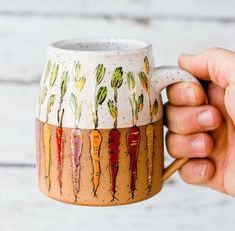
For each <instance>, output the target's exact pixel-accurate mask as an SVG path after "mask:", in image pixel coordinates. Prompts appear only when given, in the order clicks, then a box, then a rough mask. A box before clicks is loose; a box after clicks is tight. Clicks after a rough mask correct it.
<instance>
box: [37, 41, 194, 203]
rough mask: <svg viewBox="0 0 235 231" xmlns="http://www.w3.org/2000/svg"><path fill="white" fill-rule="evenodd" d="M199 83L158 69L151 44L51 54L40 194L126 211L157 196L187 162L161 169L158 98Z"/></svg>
mask: <svg viewBox="0 0 235 231" xmlns="http://www.w3.org/2000/svg"><path fill="white" fill-rule="evenodd" d="M180 81H193V82H197V83H198V81H197V80H196V79H195V78H194V77H193V76H192V75H191V74H189V73H187V72H185V71H183V70H181V69H179V68H178V67H175V66H162V67H158V68H155V66H154V61H153V55H152V47H151V44H149V43H148V42H144V41H137V40H130V39H78V40H67V41H59V42H55V43H53V44H51V46H50V47H49V52H48V58H47V65H46V68H45V71H44V74H43V76H42V79H41V88H40V97H39V102H38V108H37V116H36V117H37V118H36V130H37V170H38V180H39V186H40V190H41V191H42V192H43V193H44V194H46V195H47V196H49V197H51V198H54V199H56V200H59V201H63V202H67V203H72V204H77V205H97V206H104V205H121V204H129V203H133V202H137V201H142V200H145V199H147V198H150V197H152V196H153V195H155V194H157V193H158V192H159V191H160V190H161V188H162V185H163V182H164V181H165V180H166V179H167V178H168V177H169V176H170V175H172V174H173V173H174V172H175V171H176V170H177V169H178V168H179V167H181V166H182V165H183V164H184V163H185V161H186V159H181V160H175V161H174V162H173V163H172V164H171V165H170V167H168V168H167V169H164V165H163V159H164V158H163V104H162V100H161V94H160V93H161V90H162V89H163V88H165V87H167V86H169V85H170V84H173V83H176V82H180Z"/></svg>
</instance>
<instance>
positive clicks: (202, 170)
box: [199, 163, 206, 177]
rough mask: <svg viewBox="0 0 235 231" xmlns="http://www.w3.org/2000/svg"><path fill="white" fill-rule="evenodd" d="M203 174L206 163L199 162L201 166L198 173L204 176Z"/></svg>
mask: <svg viewBox="0 0 235 231" xmlns="http://www.w3.org/2000/svg"><path fill="white" fill-rule="evenodd" d="M205 174H206V163H203V164H201V166H200V172H199V175H200V176H201V177H204V176H205Z"/></svg>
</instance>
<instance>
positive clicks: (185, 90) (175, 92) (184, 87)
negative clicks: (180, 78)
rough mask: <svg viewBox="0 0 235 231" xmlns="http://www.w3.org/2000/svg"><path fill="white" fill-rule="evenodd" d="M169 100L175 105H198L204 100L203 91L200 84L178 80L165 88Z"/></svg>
mask: <svg viewBox="0 0 235 231" xmlns="http://www.w3.org/2000/svg"><path fill="white" fill-rule="evenodd" d="M167 96H168V99H169V102H170V103H171V104H173V105H175V106H198V105H202V104H204V103H205V101H206V96H205V92H204V90H203V88H202V86H201V85H200V84H197V83H192V82H180V83H176V84H172V85H170V86H169V87H168V88H167Z"/></svg>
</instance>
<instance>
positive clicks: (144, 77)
mask: <svg viewBox="0 0 235 231" xmlns="http://www.w3.org/2000/svg"><path fill="white" fill-rule="evenodd" d="M149 74H150V66H149V61H148V58H147V57H145V58H144V70H143V71H141V72H140V73H139V79H140V82H141V84H142V87H143V88H144V90H145V91H146V93H147V95H148V101H149V116H150V123H149V124H148V125H147V128H146V137H147V166H148V168H147V182H148V191H149V192H150V191H151V188H152V175H153V158H154V150H153V147H154V126H153V124H152V122H153V117H154V116H156V114H157V111H158V102H157V100H156V99H155V101H154V103H153V104H152V101H151V91H150V77H149Z"/></svg>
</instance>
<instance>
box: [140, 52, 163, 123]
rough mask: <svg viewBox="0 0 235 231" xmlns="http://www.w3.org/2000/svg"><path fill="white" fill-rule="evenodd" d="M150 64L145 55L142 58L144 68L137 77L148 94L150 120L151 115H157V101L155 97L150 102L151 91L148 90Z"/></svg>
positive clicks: (151, 119) (151, 118)
mask: <svg viewBox="0 0 235 231" xmlns="http://www.w3.org/2000/svg"><path fill="white" fill-rule="evenodd" d="M149 74H150V65H149V60H148V57H147V56H146V57H145V58H144V68H143V71H140V72H139V79H140V82H141V85H142V87H143V88H144V90H145V91H146V92H147V94H148V100H149V115H150V122H152V121H153V116H155V115H157V111H158V102H157V100H156V99H155V101H154V103H153V104H152V102H151V92H150V77H149Z"/></svg>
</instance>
